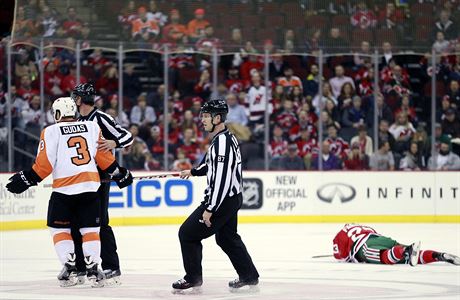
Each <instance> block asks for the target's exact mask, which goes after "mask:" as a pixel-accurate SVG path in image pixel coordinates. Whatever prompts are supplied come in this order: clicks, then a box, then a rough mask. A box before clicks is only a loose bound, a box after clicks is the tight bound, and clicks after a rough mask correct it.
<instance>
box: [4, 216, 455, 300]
mask: <svg viewBox="0 0 460 300" xmlns="http://www.w3.org/2000/svg"><path fill="white" fill-rule="evenodd" d="M342 225H343V224H240V225H239V233H240V234H241V236H242V238H243V240H244V242H245V243H246V246H247V248H248V249H249V252H250V254H251V256H252V257H253V260H254V262H255V264H256V266H257V268H258V269H259V272H260V275H261V277H260V292H259V293H253V294H245V293H238V294H235V293H230V292H229V291H228V288H227V282H228V281H230V280H232V279H234V278H235V277H236V274H235V272H234V270H233V268H232V266H231V264H230V261H229V260H228V258H227V257H226V255H225V254H224V253H223V252H222V251H221V250H220V249H219V248H218V246H216V244H215V241H214V239H213V238H210V239H208V240H206V241H204V243H203V244H204V260H203V271H204V272H203V274H204V284H203V292H202V294H200V295H173V294H172V293H171V283H172V282H173V281H175V280H177V279H179V278H181V277H182V276H183V275H184V274H183V269H182V260H181V254H180V248H179V242H178V238H177V230H178V228H179V226H176V225H169V226H148V227H147V226H146V227H140V226H139V227H116V228H114V231H115V234H116V237H117V242H118V249H119V255H120V259H121V267H122V272H123V275H122V282H123V283H122V285H121V286H118V287H108V288H101V289H95V288H91V287H90V286H89V284H85V285H83V286H78V287H71V288H60V287H59V286H58V283H57V280H56V275H57V274H58V273H59V271H60V269H61V266H60V264H59V262H58V260H57V257H56V254H55V252H54V248H53V243H52V239H51V237H50V235H49V232H48V231H47V230H30V231H12V232H5V231H3V232H0V247H1V248H0V249H1V252H0V299H51V300H54V299H66V300H67V299H82V300H83V299H84V300H88V299H123V300H127V299H187V300H189V299H222V300H224V299H264V300H271V299H280V300H281V299H282V300H285V299H296V300H298V299H373V300H376V299H392V300H393V299H417V300H420V299H443V300H445V299H457V300H459V299H460V266H453V265H449V264H446V263H434V264H430V265H419V266H416V267H410V266H408V265H395V266H384V265H364V264H347V263H339V262H336V261H334V260H333V258H330V257H329V258H319V259H313V258H312V256H313V255H325V254H331V240H332V238H333V237H334V235H335V233H336V232H337V231H338V230H339V229H340V228H341V227H342ZM366 225H370V226H373V227H374V228H375V229H376V230H377V231H379V232H380V233H382V234H385V235H387V236H390V237H392V238H394V239H396V240H398V241H399V242H401V243H411V242H413V241H416V240H420V241H421V242H422V249H431V250H440V251H445V252H450V253H453V254H457V255H460V224H366Z"/></svg>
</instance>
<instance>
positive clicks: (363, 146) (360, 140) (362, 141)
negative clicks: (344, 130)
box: [350, 125, 374, 156]
mask: <svg viewBox="0 0 460 300" xmlns="http://www.w3.org/2000/svg"><path fill="white" fill-rule="evenodd" d="M350 144H351V145H358V146H359V151H360V152H361V153H363V154H366V155H368V156H371V154H372V152H374V148H373V143H372V138H371V137H370V136H368V135H367V127H366V126H364V125H362V126H359V128H358V135H357V136H354V137H352V138H351V141H350Z"/></svg>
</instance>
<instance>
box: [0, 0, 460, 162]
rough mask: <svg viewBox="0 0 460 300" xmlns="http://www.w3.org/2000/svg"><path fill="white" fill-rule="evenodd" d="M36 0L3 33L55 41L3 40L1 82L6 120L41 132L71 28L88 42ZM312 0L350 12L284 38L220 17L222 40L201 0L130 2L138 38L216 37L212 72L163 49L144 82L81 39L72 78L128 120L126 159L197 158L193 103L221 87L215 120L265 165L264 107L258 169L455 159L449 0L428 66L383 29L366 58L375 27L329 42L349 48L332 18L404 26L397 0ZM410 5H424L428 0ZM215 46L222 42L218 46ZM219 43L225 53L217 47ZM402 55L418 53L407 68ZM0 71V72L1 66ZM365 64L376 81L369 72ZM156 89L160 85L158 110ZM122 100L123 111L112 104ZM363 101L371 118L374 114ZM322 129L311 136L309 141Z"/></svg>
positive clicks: (73, 34) (60, 84)
mask: <svg viewBox="0 0 460 300" xmlns="http://www.w3.org/2000/svg"><path fill="white" fill-rule="evenodd" d="M30 2H34V1H30ZM35 2H36V6H35V8H34V9H31V7H32V6H23V7H21V6H20V7H18V13H17V14H18V18H17V19H16V23H17V24H18V25H17V27H15V32H16V33H17V34H22V35H23V36H25V37H27V36H28V35H29V34H30V35H34V34H38V33H39V34H42V35H43V36H44V37H51V38H52V37H65V38H66V39H65V43H66V45H65V47H58V46H53V45H52V44H47V47H46V48H45V51H44V52H45V53H44V57H43V58H40V57H39V55H38V52H37V50H36V48H34V47H32V46H30V45H27V44H23V45H19V46H16V47H15V53H16V54H15V55H14V56H13V72H14V78H12V84H13V86H12V90H11V91H10V95H11V101H12V103H13V110H12V116H13V126H14V127H16V128H20V129H23V130H26V131H27V132H29V133H33V134H36V133H37V132H39V130H40V128H41V125H42V124H45V125H48V124H51V123H53V119H52V116H51V113H50V106H51V105H50V104H51V102H52V101H53V100H54V99H56V98H57V97H60V96H66V95H68V94H69V91H70V90H71V89H72V88H73V86H75V85H76V82H77V74H76V55H75V51H74V50H73V49H75V44H76V41H77V40H81V41H85V42H86V43H87V45H90V44H91V38H90V30H89V27H88V25H87V24H86V23H85V22H83V21H81V20H80V19H79V18H78V17H77V16H78V14H77V12H76V10H75V8H73V7H69V8H68V10H67V14H66V16H65V18H64V19H59V18H58V15H57V13H56V12H55V11H53V10H52V9H51V8H50V7H49V6H47V5H46V1H35ZM300 2H301V3H303V2H302V1H300ZM304 2H308V1H304ZM312 2H313V3H314V4H313V5H304V7H303V9H304V10H305V11H306V12H310V13H312V14H313V12H312V11H316V13H317V15H314V14H313V15H312V16H318V15H321V14H329V15H335V16H338V15H343V14H349V15H348V16H347V20H348V22H349V23H347V24H346V26H336V25H335V24H332V25H331V26H328V25H326V24H317V25H318V26H321V25H324V27H321V28H318V27H316V28H315V29H314V30H312V31H311V35H308V38H307V39H306V40H305V41H304V42H303V43H302V42H301V41H300V40H299V39H298V38H296V35H297V32H296V31H295V30H291V29H284V34H283V35H282V38H281V41H277V40H276V39H275V38H273V39H271V40H266V41H265V42H264V43H263V48H262V49H261V48H259V47H258V44H259V43H256V42H254V41H250V40H246V39H245V38H244V34H245V33H246V32H245V31H243V30H241V29H240V28H239V27H232V28H230V27H228V26H227V28H226V30H228V31H230V32H231V35H230V38H229V40H226V39H225V38H218V37H216V35H215V30H214V26H213V23H212V22H211V21H208V20H207V16H209V14H210V12H209V11H208V9H207V8H203V7H204V5H203V7H197V8H196V9H194V10H193V17H191V18H190V20H189V22H185V21H184V20H183V19H182V14H183V11H181V9H180V8H179V6H177V7H175V8H174V7H173V8H172V9H171V10H170V11H160V9H159V8H158V6H157V4H160V3H161V4H164V3H165V2H159V3H157V1H149V2H141V1H128V2H127V5H126V7H124V8H122V9H121V10H120V14H119V16H118V22H119V24H120V30H121V32H122V35H123V36H124V37H125V38H127V39H130V40H131V41H132V42H133V43H137V44H138V45H139V46H140V47H144V46H146V45H150V46H149V47H150V48H152V46H151V45H157V44H158V45H163V44H168V45H169V46H170V47H171V49H173V50H174V49H176V50H177V49H183V50H185V49H188V47H190V45H193V48H194V49H195V50H199V51H200V52H211V50H212V49H213V48H216V49H218V50H219V74H218V83H217V84H214V83H213V76H212V67H211V66H212V57H211V56H209V55H203V54H193V53H190V52H180V53H174V54H172V55H170V57H169V58H170V60H169V71H168V74H167V75H164V74H160V76H168V78H169V83H170V85H169V86H168V87H166V86H165V85H164V84H159V85H158V86H157V88H155V89H146V88H144V87H143V85H142V82H141V80H140V78H139V75H138V74H137V73H136V72H135V67H136V65H135V64H132V63H129V62H128V63H125V64H124V65H123V74H119V69H118V66H117V61H116V59H114V57H113V56H110V55H107V53H105V52H104V51H103V50H101V49H98V48H96V49H91V50H87V51H82V55H81V73H80V76H79V78H80V82H92V83H94V84H95V87H96V90H97V93H98V98H97V101H96V105H97V106H98V107H100V108H101V109H102V110H103V111H105V112H106V113H108V114H109V115H111V116H112V117H114V118H115V119H116V120H117V121H118V122H119V123H120V124H122V126H124V127H126V128H129V130H130V132H131V133H132V134H133V136H134V137H135V139H134V143H133V145H132V147H131V148H130V149H129V150H128V151H125V152H124V153H123V155H124V158H125V161H126V162H127V166H128V167H129V168H132V169H145V170H159V169H174V170H179V169H184V168H189V167H190V166H191V165H194V164H196V163H197V162H199V161H200V160H201V159H202V157H203V155H204V153H205V151H206V150H207V148H206V147H207V146H206V145H207V144H208V143H207V142H208V141H207V136H206V135H205V134H204V133H203V131H202V130H201V128H200V122H199V110H200V107H201V105H202V103H203V102H204V101H207V100H208V99H210V98H211V97H217V96H218V97H223V98H225V99H226V100H227V103H228V105H229V114H228V118H227V124H228V127H229V128H230V129H231V130H232V131H233V132H234V133H235V135H236V136H237V138H238V139H239V141H240V143H241V144H242V151H243V152H244V153H243V159H244V164H245V167H247V168H251V169H263V167H264V164H263V157H264V153H263V151H264V150H265V148H264V143H265V140H264V130H265V112H266V110H267V108H268V115H269V116H270V118H269V120H268V123H269V125H270V126H269V129H268V130H269V141H267V151H268V152H269V159H270V169H274V170H315V169H319V168H320V165H321V166H322V169H324V170H339V169H345V170H424V169H439V170H460V158H459V157H458V154H460V147H459V141H458V140H459V139H460V88H459V83H460V40H459V36H458V34H459V32H458V26H457V25H456V24H459V23H458V20H459V19H458V7H457V6H458V4H455V5H457V6H452V4H445V3H447V2H449V1H447V2H445V3H443V4H442V5H441V6H440V8H439V9H438V10H437V12H438V14H437V15H438V16H439V20H437V21H436V22H434V20H433V26H432V29H433V32H432V33H430V36H432V37H433V41H435V42H433V45H432V46H433V49H434V50H435V51H436V52H438V53H439V54H443V55H440V56H439V57H438V58H439V59H438V60H437V61H436V68H435V70H433V69H432V68H431V57H430V55H429V54H426V55H425V56H424V55H418V56H411V57H409V56H405V55H397V54H396V53H394V52H396V51H395V50H394V48H395V46H394V44H393V43H392V42H395V41H394V40H391V39H389V40H382V41H381V44H380V45H379V46H381V49H382V51H381V59H380V61H379V64H378V70H375V69H374V63H373V61H372V60H371V58H370V57H369V55H370V54H372V53H373V50H372V47H373V46H375V44H374V43H375V42H376V41H377V39H374V37H372V38H370V39H369V40H360V41H359V47H358V48H356V49H355V50H354V52H352V53H349V54H347V55H341V54H338V52H341V53H342V52H343V49H342V51H338V50H337V49H339V48H337V47H336V46H337V45H342V46H344V47H348V48H345V49H347V51H346V52H347V53H348V52H350V49H352V48H350V46H352V45H351V44H350V43H349V40H350V39H349V36H344V30H343V29H344V28H347V30H348V31H347V34H349V33H350V30H349V28H352V29H351V30H355V29H356V30H359V31H361V32H362V33H363V32H364V31H366V30H371V29H377V28H380V29H382V28H383V27H385V28H386V29H391V30H394V31H395V32H399V33H400V34H404V32H405V30H407V28H406V27H407V26H406V25H407V24H405V20H406V19H407V18H408V13H409V12H411V7H410V6H397V5H395V4H394V2H392V1H388V3H387V4H386V5H385V7H384V8H382V9H377V8H376V7H370V6H369V5H368V2H367V1H355V2H353V3H354V4H353V5H350V3H351V2H350V1H343V2H342V1H333V2H330V3H334V4H333V5H323V4H324V3H326V2H327V1H312ZM323 2H324V3H323ZM399 2H401V1H399ZM409 2H411V1H409ZM200 3H202V4H205V3H207V2H200ZM328 3H329V2H328ZM330 3H329V4H330ZM340 3H342V4H340ZM417 3H419V1H417ZM242 4H245V2H244V1H242ZM246 4H247V3H246ZM262 4H263V3H262ZM276 4H277V5H278V6H280V4H279V3H278V2H276ZM422 4H429V5H430V7H432V8H433V7H434V5H433V3H431V2H430V1H423V3H422ZM248 5H249V4H248ZM414 5H415V4H414ZM214 20H215V18H214ZM318 20H319V19H318ZM324 30H328V32H329V37H327V38H323V37H322V31H324ZM431 34H432V35H431ZM351 40H352V42H356V40H353V39H351ZM223 45H227V46H226V47H225V49H223V48H224V46H223ZM302 46H305V47H307V48H306V49H309V50H308V52H307V53H308V54H317V51H318V50H319V49H322V50H324V51H325V52H326V53H329V54H334V55H333V56H329V57H327V58H326V61H325V64H324V65H323V66H322V67H323V73H322V74H320V73H319V70H320V67H319V65H318V60H317V58H316V57H314V56H303V55H290V53H291V52H292V51H295V50H296V49H301V48H302ZM229 48H231V52H232V54H227V52H228V51H229ZM264 49H266V50H268V51H269V52H270V56H269V60H268V61H269V66H268V69H269V76H268V78H265V77H264V69H265V61H264V57H263V56H261V55H260V54H261V53H262V51H263V50H264ZM223 50H225V52H222V51H223ZM139 58H140V61H141V62H142V63H146V64H148V63H150V62H151V60H150V57H149V56H147V55H146V56H144V55H143V54H140V55H139ZM410 62H414V63H415V64H417V65H418V68H417V70H416V71H414V70H413V68H411V66H410V65H411V64H410ZM40 66H43V68H44V90H45V112H44V113H43V112H42V111H41V108H40V100H41V99H40V96H39V80H40V76H39V71H38V70H39V69H40ZM0 72H3V74H5V73H4V72H5V68H4V66H3V68H0ZM433 73H436V78H437V82H436V92H437V103H436V106H437V115H436V131H435V133H434V134H435V140H436V145H435V149H436V153H437V154H436V155H435V156H433V157H432V156H431V144H430V141H431V137H430V135H429V132H430V128H431V125H430V124H429V120H430V103H431V76H432V74H433ZM375 75H377V76H378V81H379V86H378V87H376V86H375V85H374V76H375ZM120 76H122V78H123V98H122V99H119V97H118V84H119V77H120ZM414 79H416V80H414ZM320 81H322V86H321V93H320ZM0 84H1V85H0V116H1V119H0V127H2V128H4V127H5V126H6V121H5V115H6V110H5V108H6V104H5V103H6V101H7V100H8V94H7V93H6V83H5V82H0ZM213 86H217V90H215V91H213ZM165 89H168V91H169V95H170V98H169V99H168V101H167V105H168V106H167V110H168V114H166V115H165V107H164V100H163V95H164V91H165ZM376 89H377V92H376V93H374V91H375V90H376ZM374 94H376V95H377V97H376V99H374ZM211 95H212V96H211ZM121 102H122V103H123V110H122V111H121V113H119V109H118V107H119V105H120V103H121ZM374 106H376V108H375V107H374ZM374 109H375V110H376V111H377V114H378V116H377V120H378V124H374ZM165 118H166V119H167V124H169V125H168V128H167V129H168V130H167V131H168V136H167V137H165V136H164V133H165V128H164V120H165ZM319 120H321V121H322V123H321V124H320V123H319ZM320 125H321V128H320V127H319V126H320ZM373 126H377V127H378V137H377V139H374V135H373ZM0 129H1V128H0ZM1 133H2V132H1V131H0V138H1V137H2V135H1ZM320 133H322V136H321V140H322V144H319V140H320V136H319V135H320ZM165 139H167V141H168V143H167V147H168V149H167V150H168V151H167V152H168V154H169V157H168V159H169V163H170V165H168V166H164V165H163V162H164V159H163V158H164V157H163V156H164V153H165V148H164V147H165V143H164V141H165ZM16 142H17V143H19V144H24V145H28V144H32V145H34V144H33V142H31V143H27V140H26V138H22V139H17V140H16ZM34 147H35V146H34ZM374 148H377V149H378V150H377V151H374ZM32 152H33V151H32ZM17 161H19V162H18V163H20V162H21V161H20V160H17Z"/></svg>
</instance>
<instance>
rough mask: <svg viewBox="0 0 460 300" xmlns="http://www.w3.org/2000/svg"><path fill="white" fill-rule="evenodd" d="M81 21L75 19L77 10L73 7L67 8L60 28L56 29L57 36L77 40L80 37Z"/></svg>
mask: <svg viewBox="0 0 460 300" xmlns="http://www.w3.org/2000/svg"><path fill="white" fill-rule="evenodd" d="M82 25H83V21H82V20H80V19H79V18H78V17H77V10H76V9H75V7H73V6H69V7H68V8H67V15H66V18H65V19H64V21H63V22H62V26H61V27H60V28H59V29H58V32H57V34H58V35H59V36H65V37H74V38H78V37H79V36H80V35H81V29H82Z"/></svg>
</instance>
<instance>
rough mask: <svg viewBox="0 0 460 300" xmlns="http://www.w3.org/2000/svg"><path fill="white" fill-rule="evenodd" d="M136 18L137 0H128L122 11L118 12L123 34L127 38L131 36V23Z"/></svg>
mask: <svg viewBox="0 0 460 300" xmlns="http://www.w3.org/2000/svg"><path fill="white" fill-rule="evenodd" d="M136 18H137V10H136V1H134V0H130V1H128V4H127V5H126V6H125V7H123V8H122V9H121V11H120V13H119V14H118V22H119V23H120V24H121V26H122V34H123V36H124V37H125V38H129V37H130V36H131V34H130V32H131V25H132V22H133V21H134V20H135V19H136Z"/></svg>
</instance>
